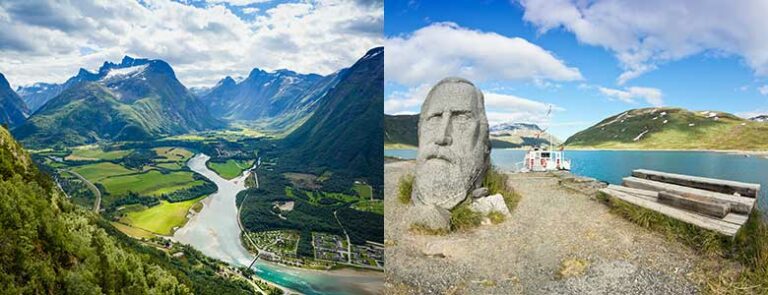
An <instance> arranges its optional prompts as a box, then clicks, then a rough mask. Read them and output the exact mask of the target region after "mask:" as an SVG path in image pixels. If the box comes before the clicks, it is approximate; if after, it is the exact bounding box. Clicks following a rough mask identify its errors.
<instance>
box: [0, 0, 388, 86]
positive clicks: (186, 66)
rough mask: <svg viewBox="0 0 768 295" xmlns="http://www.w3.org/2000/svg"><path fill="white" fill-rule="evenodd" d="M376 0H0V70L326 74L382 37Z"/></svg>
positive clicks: (20, 78) (205, 77) (51, 78)
mask: <svg viewBox="0 0 768 295" xmlns="http://www.w3.org/2000/svg"><path fill="white" fill-rule="evenodd" d="M383 25H384V10H383V4H382V1H381V0H306V1H272V0H207V1H204V0H198V1H194V0H190V1H170V0H10V1H6V0H4V1H0V27H1V28H2V30H0V72H2V73H4V74H5V76H6V77H7V78H8V80H9V81H10V82H11V84H12V85H13V87H17V86H19V85H28V84H32V83H35V82H56V83H60V82H63V81H65V80H66V79H67V78H69V77H70V76H73V75H75V74H76V73H77V71H78V69H79V68H81V67H83V68H86V69H89V70H92V71H95V70H96V69H97V68H98V67H99V66H100V65H101V64H102V63H103V62H104V61H113V62H119V61H120V59H121V58H122V56H124V55H130V56H133V57H147V58H153V59H163V60H166V61H167V62H169V63H170V64H171V66H173V67H174V69H175V70H176V73H177V76H178V77H179V79H180V80H181V81H182V82H183V83H184V84H186V85H187V86H189V87H194V86H210V85H212V84H214V83H216V82H217V81H218V80H220V79H221V78H223V77H225V76H227V75H231V76H238V75H242V76H247V75H248V73H249V72H250V70H251V69H253V68H254V67H259V68H262V69H267V70H276V69H282V68H286V69H291V70H294V71H297V72H301V73H319V74H329V73H332V72H335V71H337V70H339V69H341V68H344V67H348V66H350V65H352V63H354V62H355V61H356V60H357V59H358V58H360V57H362V56H363V55H364V54H365V52H366V51H367V50H368V49H370V48H372V47H375V46H380V45H382V44H383V37H382V30H383Z"/></svg>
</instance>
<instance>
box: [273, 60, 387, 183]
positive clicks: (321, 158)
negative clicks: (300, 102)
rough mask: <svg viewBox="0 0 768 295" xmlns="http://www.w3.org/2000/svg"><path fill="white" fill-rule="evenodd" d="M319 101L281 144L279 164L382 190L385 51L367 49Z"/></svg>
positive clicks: (340, 75) (341, 74)
mask: <svg viewBox="0 0 768 295" xmlns="http://www.w3.org/2000/svg"><path fill="white" fill-rule="evenodd" d="M338 79H339V82H338V83H336V85H335V86H334V87H332V88H330V89H328V91H327V92H328V93H327V94H326V95H324V96H323V97H322V98H321V99H320V100H319V102H318V106H317V109H316V110H315V111H314V113H313V114H312V116H311V117H310V118H309V119H308V120H307V121H306V123H304V124H302V125H301V126H300V127H298V128H297V129H296V130H294V131H293V132H292V133H290V134H289V135H288V136H286V137H285V138H284V139H283V140H282V141H281V143H280V144H281V145H282V146H284V147H285V148H286V149H287V150H288V152H286V155H285V156H283V157H281V161H289V162H291V163H293V164H295V165H303V166H305V167H320V168H327V169H332V170H334V171H335V172H334V173H335V174H343V175H345V176H348V177H352V178H365V179H366V180H367V181H368V182H369V183H370V184H373V185H374V187H376V186H379V187H380V186H381V185H383V179H384V178H383V170H382V169H381V167H383V165H384V158H383V157H384V156H383V150H382V146H383V133H382V130H383V128H382V127H383V126H382V124H383V120H382V114H383V112H384V110H383V109H384V48H383V47H378V48H374V49H371V50H369V51H368V52H367V53H366V54H365V56H363V57H362V58H361V59H360V60H358V61H357V62H356V63H355V64H354V65H353V66H352V67H350V68H349V69H348V70H346V71H342V72H341V73H340V74H339V76H338Z"/></svg>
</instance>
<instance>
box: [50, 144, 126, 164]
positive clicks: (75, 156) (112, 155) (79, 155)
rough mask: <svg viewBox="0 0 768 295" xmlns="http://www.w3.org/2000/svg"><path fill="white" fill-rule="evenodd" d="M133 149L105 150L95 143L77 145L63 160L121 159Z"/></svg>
mask: <svg viewBox="0 0 768 295" xmlns="http://www.w3.org/2000/svg"><path fill="white" fill-rule="evenodd" d="M132 151H133V150H115V151H109V152H105V151H104V150H103V149H101V148H100V147H98V146H96V145H86V146H79V147H76V148H74V149H72V153H71V154H69V155H68V156H67V157H66V158H64V159H65V160H68V161H98V160H104V161H111V160H117V159H121V158H123V157H125V156H127V155H128V154H130V153H131V152H132Z"/></svg>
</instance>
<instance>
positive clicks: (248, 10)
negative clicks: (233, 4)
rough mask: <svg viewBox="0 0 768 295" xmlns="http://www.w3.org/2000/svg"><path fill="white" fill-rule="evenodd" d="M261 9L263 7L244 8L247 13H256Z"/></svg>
mask: <svg viewBox="0 0 768 295" xmlns="http://www.w3.org/2000/svg"><path fill="white" fill-rule="evenodd" d="M259 11H261V9H259V8H257V7H246V8H243V13H245V14H255V13H258V12H259Z"/></svg>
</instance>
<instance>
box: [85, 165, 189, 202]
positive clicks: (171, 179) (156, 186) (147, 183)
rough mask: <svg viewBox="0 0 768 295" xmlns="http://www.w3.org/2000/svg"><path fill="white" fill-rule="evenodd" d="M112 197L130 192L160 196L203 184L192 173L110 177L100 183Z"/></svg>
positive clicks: (157, 173)
mask: <svg viewBox="0 0 768 295" xmlns="http://www.w3.org/2000/svg"><path fill="white" fill-rule="evenodd" d="M99 183H101V184H102V185H104V187H106V189H107V192H109V194H111V195H122V194H126V193H128V192H129V191H133V192H136V193H138V194H140V195H145V196H159V195H162V194H167V193H170V192H173V191H176V190H180V189H185V188H189V187H193V186H196V185H201V184H203V181H201V180H195V179H194V177H193V173H192V172H188V171H179V172H171V173H168V174H162V173H160V172H159V171H155V170H153V171H149V172H146V173H138V174H130V175H123V176H117V177H110V178H106V179H103V180H101V181H99Z"/></svg>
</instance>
